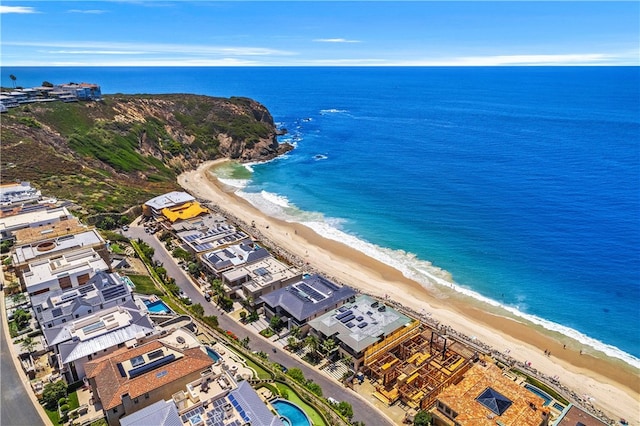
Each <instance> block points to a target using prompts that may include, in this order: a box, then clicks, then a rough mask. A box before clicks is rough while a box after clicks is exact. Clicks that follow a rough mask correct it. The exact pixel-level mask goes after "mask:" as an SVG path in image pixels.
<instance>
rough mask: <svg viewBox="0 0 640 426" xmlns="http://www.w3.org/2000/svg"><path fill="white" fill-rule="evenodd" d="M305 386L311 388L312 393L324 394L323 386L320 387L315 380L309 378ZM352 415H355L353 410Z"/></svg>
mask: <svg viewBox="0 0 640 426" xmlns="http://www.w3.org/2000/svg"><path fill="white" fill-rule="evenodd" d="M305 387H306V388H307V389H309V392H311V393H312V394H314V395H317V396H322V388H321V387H320V385H319V384H317V383H315V382H314V381H313V380H309V381H308V382H307V384H306V385H305ZM351 415H352V416H353V412H352V413H351Z"/></svg>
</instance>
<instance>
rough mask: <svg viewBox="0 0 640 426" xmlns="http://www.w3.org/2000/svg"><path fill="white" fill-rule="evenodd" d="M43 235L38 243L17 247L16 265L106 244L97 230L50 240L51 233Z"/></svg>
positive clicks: (14, 255)
mask: <svg viewBox="0 0 640 426" xmlns="http://www.w3.org/2000/svg"><path fill="white" fill-rule="evenodd" d="M47 229H49V228H47ZM41 235H42V237H43V238H41V239H40V240H39V241H37V242H34V243H30V244H24V245H21V246H19V247H15V249H14V254H13V262H14V264H20V263H24V262H29V261H31V260H33V259H38V258H42V257H51V256H54V255H57V254H58V253H61V252H65V251H69V250H73V249H82V248H89V247H93V246H95V245H103V244H105V241H104V239H103V238H102V236H101V235H100V233H98V231H96V230H95V229H91V230H88V231H86V232H81V233H78V234H67V235H62V236H59V237H56V238H50V237H49V235H50V233H44V234H41Z"/></svg>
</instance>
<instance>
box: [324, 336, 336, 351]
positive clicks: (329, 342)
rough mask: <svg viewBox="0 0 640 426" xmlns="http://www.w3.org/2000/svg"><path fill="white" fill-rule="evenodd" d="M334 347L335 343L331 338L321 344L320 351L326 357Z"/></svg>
mask: <svg viewBox="0 0 640 426" xmlns="http://www.w3.org/2000/svg"><path fill="white" fill-rule="evenodd" d="M336 347H337V343H336V341H335V340H333V339H332V338H328V339H326V340H324V341H323V342H322V351H323V352H324V353H325V354H327V355H328V354H329V353H330V352H331V351H333V350H334V349H335V348H336Z"/></svg>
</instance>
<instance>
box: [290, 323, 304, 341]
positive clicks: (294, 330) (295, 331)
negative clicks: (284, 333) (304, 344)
mask: <svg viewBox="0 0 640 426" xmlns="http://www.w3.org/2000/svg"><path fill="white" fill-rule="evenodd" d="M301 331H302V330H301V329H300V327H297V326H295V325H294V326H293V327H291V331H290V334H291V335H292V336H293V337H295V338H296V339H299V338H300V332H301Z"/></svg>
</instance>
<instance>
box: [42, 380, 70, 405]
mask: <svg viewBox="0 0 640 426" xmlns="http://www.w3.org/2000/svg"><path fill="white" fill-rule="evenodd" d="M65 396H67V384H66V383H65V382H64V380H58V381H57V382H53V383H47V384H46V385H45V386H44V390H43V391H42V402H43V403H44V405H45V406H46V407H47V408H49V409H51V410H55V408H56V406H57V404H58V401H60V399H61V398H63V397H65Z"/></svg>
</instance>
